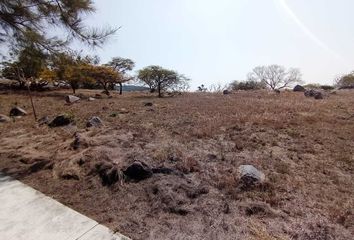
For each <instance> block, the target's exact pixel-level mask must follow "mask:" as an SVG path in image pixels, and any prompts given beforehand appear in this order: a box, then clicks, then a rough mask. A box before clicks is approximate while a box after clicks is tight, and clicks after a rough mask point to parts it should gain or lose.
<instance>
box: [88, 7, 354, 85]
mask: <svg viewBox="0 0 354 240" xmlns="http://www.w3.org/2000/svg"><path fill="white" fill-rule="evenodd" d="M95 2H96V3H95V4H96V7H97V13H96V14H95V15H94V16H93V17H92V16H90V17H89V18H88V22H89V23H90V25H92V26H96V25H102V24H103V25H105V24H107V25H111V26H121V29H120V30H119V31H118V32H117V34H116V35H115V36H114V37H113V38H112V39H111V40H110V42H109V43H108V44H107V45H105V46H104V48H103V49H101V50H97V51H96V53H97V54H98V55H99V56H100V58H101V62H103V63H104V62H107V61H108V60H109V59H110V58H112V57H115V56H122V57H128V58H131V59H133V60H135V61H136V63H137V68H136V70H137V69H139V68H142V67H144V66H147V65H161V66H163V67H166V68H170V69H174V70H177V71H179V72H180V73H183V74H185V75H187V76H188V77H190V78H191V79H192V84H191V85H192V89H195V88H196V87H197V86H198V85H200V84H202V83H204V84H205V85H207V86H208V85H210V84H213V83H222V84H224V83H228V82H230V81H232V80H243V79H245V78H246V75H247V73H248V72H249V71H250V70H252V68H253V67H255V66H257V65H266V64H281V65H284V66H286V67H297V68H300V69H301V71H302V73H303V79H304V80H305V81H306V82H308V83H309V82H318V83H323V84H326V83H327V84H331V83H332V82H333V78H334V77H335V76H337V75H339V74H341V73H347V72H350V71H351V70H354V58H353V57H354V19H353V18H352V11H353V9H354V1H353V0H336V1H335V0H311V1H310V0H129V1H127V0H99V1H98V0H96V1H95Z"/></svg>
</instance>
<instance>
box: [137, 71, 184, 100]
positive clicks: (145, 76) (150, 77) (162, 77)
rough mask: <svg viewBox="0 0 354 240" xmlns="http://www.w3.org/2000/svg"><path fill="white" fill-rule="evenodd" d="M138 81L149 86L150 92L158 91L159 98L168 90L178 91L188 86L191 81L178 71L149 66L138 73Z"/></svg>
mask: <svg viewBox="0 0 354 240" xmlns="http://www.w3.org/2000/svg"><path fill="white" fill-rule="evenodd" d="M138 79H139V80H140V81H142V82H143V83H145V84H146V85H148V86H149V88H150V90H153V91H154V90H157V92H158V96H159V97H162V92H163V91H166V90H168V89H176V88H178V87H180V86H185V85H186V84H187V85H188V81H189V79H188V78H186V77H185V76H183V75H181V74H179V73H177V72H176V71H173V70H169V69H164V68H162V67H160V66H148V67H145V68H143V69H141V70H140V71H139V72H138Z"/></svg>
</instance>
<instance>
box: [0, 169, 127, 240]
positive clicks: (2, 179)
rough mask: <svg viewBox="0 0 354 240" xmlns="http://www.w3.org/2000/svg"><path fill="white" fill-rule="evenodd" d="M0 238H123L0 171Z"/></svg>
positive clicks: (92, 239)
mask: <svg viewBox="0 0 354 240" xmlns="http://www.w3.org/2000/svg"><path fill="white" fill-rule="evenodd" d="M0 239H4V240H5V239H6V240H22V239H23V240H41V239H43V240H49V239H50V240H57V239H58V240H127V239H129V238H127V237H125V236H123V235H120V234H117V233H116V234H114V233H112V232H111V231H110V230H109V229H108V228H107V227H105V226H103V225H100V224H98V223H97V222H96V221H94V220H92V219H90V218H88V217H86V216H84V215H82V214H80V213H78V212H76V211H74V210H72V209H70V208H68V207H66V206H64V205H62V204H60V203H59V202H57V201H55V200H53V199H52V198H50V197H47V196H45V195H44V194H42V193H40V192H38V191H36V190H34V189H33V188H30V187H28V186H27V185H25V184H23V183H21V182H19V181H17V180H14V179H12V178H10V177H7V176H5V175H3V174H2V173H0Z"/></svg>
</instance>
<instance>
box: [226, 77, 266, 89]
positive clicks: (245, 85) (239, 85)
mask: <svg viewBox="0 0 354 240" xmlns="http://www.w3.org/2000/svg"><path fill="white" fill-rule="evenodd" d="M230 87H231V89H232V90H235V91H238V90H245V91H249V90H259V89H265V88H266V85H265V84H264V83H263V82H259V81H254V80H246V81H233V82H232V83H230Z"/></svg>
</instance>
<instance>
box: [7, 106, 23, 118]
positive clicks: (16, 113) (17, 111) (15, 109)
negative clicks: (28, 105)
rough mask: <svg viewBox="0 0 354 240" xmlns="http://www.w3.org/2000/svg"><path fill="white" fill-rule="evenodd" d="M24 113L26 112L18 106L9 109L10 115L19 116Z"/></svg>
mask: <svg viewBox="0 0 354 240" xmlns="http://www.w3.org/2000/svg"><path fill="white" fill-rule="evenodd" d="M25 115H27V112H26V111H25V110H24V109H22V108H20V107H13V108H12V109H11V111H10V117H19V116H25Z"/></svg>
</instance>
